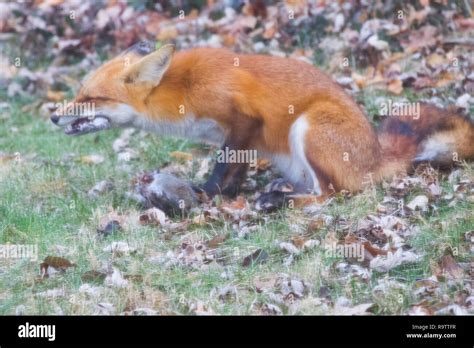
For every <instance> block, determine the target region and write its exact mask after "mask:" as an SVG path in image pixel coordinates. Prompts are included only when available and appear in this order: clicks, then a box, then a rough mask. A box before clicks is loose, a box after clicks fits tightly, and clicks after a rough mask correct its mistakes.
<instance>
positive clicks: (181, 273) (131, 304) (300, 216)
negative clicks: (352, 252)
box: [0, 99, 474, 314]
mask: <svg viewBox="0 0 474 348" xmlns="http://www.w3.org/2000/svg"><path fill="white" fill-rule="evenodd" d="M31 102H32V100H29V99H21V100H15V101H12V102H11V110H10V115H9V117H7V118H3V119H1V120H0V150H1V151H2V152H3V153H5V154H14V153H19V161H15V160H11V161H4V162H3V163H2V162H0V242H1V243H2V244H6V243H11V244H37V245H38V248H39V260H38V261H36V262H32V261H28V260H21V261H15V260H1V261H0V314H14V313H15V312H16V311H17V310H18V307H19V306H24V307H23V310H22V312H23V313H25V314H60V313H63V314H94V313H97V311H98V308H99V306H98V303H112V304H113V305H114V307H115V313H121V312H123V311H125V310H128V311H129V310H131V309H134V308H140V307H147V308H153V309H155V310H157V311H158V312H159V313H162V314H190V313H193V312H194V309H193V308H194V307H193V306H195V305H196V304H199V303H202V304H204V306H205V308H206V309H208V310H211V311H212V312H213V313H218V314H259V313H261V312H260V311H259V310H258V309H257V308H258V306H257V305H256V304H259V303H260V304H261V303H272V299H271V294H270V293H269V292H266V291H264V292H262V293H259V292H257V291H256V290H255V286H254V285H255V282H256V281H259V280H262V279H266V278H269V279H276V278H277V277H288V279H300V280H303V281H304V282H305V284H306V286H307V290H306V293H305V296H304V298H302V299H301V300H299V301H297V304H298V305H297V306H294V305H293V306H292V305H291V304H288V303H285V304H280V307H281V309H282V311H283V313H290V314H327V313H331V310H330V309H328V308H329V307H330V304H331V303H334V302H336V300H337V299H338V298H340V297H346V298H348V299H349V300H350V301H351V303H352V304H353V305H356V304H360V303H368V302H373V303H375V304H376V306H375V307H374V309H373V311H374V313H376V314H400V313H406V311H407V310H408V309H409V308H410V306H411V305H413V304H414V303H416V302H417V301H418V299H417V298H415V297H414V296H413V294H412V291H411V288H412V286H413V283H414V282H415V281H416V280H417V279H423V278H427V277H430V276H431V270H430V262H432V261H433V260H434V261H437V260H439V258H440V257H441V256H442V255H443V253H444V252H445V250H446V248H451V249H454V248H456V260H457V261H458V262H468V261H469V245H468V244H467V242H466V241H465V240H464V233H465V232H467V231H470V230H473V229H474V220H473V217H472V209H473V206H472V203H469V202H467V201H463V202H460V203H459V204H458V205H456V206H454V207H451V208H450V207H448V206H447V204H444V205H440V206H439V207H438V208H439V209H438V211H437V212H436V213H428V214H426V215H424V216H423V217H422V218H419V219H416V218H414V219H413V220H412V223H414V224H416V225H417V226H419V228H420V231H419V233H418V234H416V235H415V236H413V237H412V238H410V240H409V244H410V245H411V246H412V247H413V248H414V249H415V250H417V251H418V252H420V253H421V254H422V255H423V257H422V258H421V260H420V261H418V262H416V263H412V264H404V265H402V266H399V267H397V268H394V269H392V270H391V271H390V272H388V273H378V272H373V273H372V276H371V277H370V279H368V280H367V281H362V280H361V279H359V278H357V277H356V276H353V277H347V278H346V279H342V278H341V274H339V273H338V272H337V271H336V270H335V268H334V265H335V264H337V263H339V262H342V261H344V260H342V259H337V258H328V257H326V255H325V253H324V249H323V248H322V247H321V246H317V247H315V248H314V249H311V250H310V251H307V252H305V253H303V254H301V255H299V256H298V257H296V258H295V261H294V262H293V263H292V264H290V265H289V266H285V264H284V260H285V258H286V257H287V255H285V254H284V253H283V252H282V251H281V250H280V249H279V248H278V246H277V245H276V244H275V240H278V241H288V240H289V239H290V238H291V236H293V235H295V234H297V233H298V232H301V231H304V230H305V229H306V226H307V225H308V223H309V221H310V220H311V219H310V217H309V216H308V215H305V214H304V213H302V212H301V211H299V210H291V209H287V210H283V211H280V212H278V213H276V214H272V215H270V216H267V217H266V220H260V222H257V228H256V230H255V231H254V232H252V233H251V234H250V235H249V236H248V238H237V237H236V236H235V232H234V231H233V228H232V223H231V222H229V221H216V222H212V223H210V224H208V225H205V226H191V227H190V228H189V229H188V230H187V231H185V232H183V233H177V234H175V235H173V236H172V237H171V238H165V237H164V235H165V234H164V233H163V232H162V231H160V230H159V229H157V228H153V227H149V226H140V225H132V224H131V225H130V226H128V227H126V228H124V230H123V231H120V232H118V233H117V234H115V235H112V236H110V237H107V238H105V239H101V238H98V237H97V234H96V229H97V226H98V220H97V219H98V215H104V214H105V213H106V212H107V210H108V209H109V208H114V209H115V210H116V211H118V212H121V213H123V214H125V215H127V214H131V212H134V211H137V210H138V209H139V207H137V206H136V204H135V203H134V202H133V201H130V200H129V199H128V198H127V196H126V192H127V191H128V190H129V189H130V180H131V179H132V177H133V176H135V175H136V174H137V173H139V172H141V171H145V170H153V169H157V168H160V167H162V166H163V165H164V164H165V163H167V162H169V161H170V156H169V153H170V152H171V151H174V150H183V151H186V150H189V149H191V148H195V147H197V145H195V144H192V143H189V142H186V141H180V140H173V139H166V138H160V137H157V136H152V135H147V136H143V137H142V136H141V135H140V136H139V135H138V134H136V135H134V136H133V137H132V141H131V144H130V146H131V147H132V148H134V149H136V150H138V151H139V153H140V157H139V159H138V160H134V161H131V162H129V163H127V164H126V165H124V164H123V163H121V162H119V161H117V155H116V154H115V153H114V151H113V149H112V142H113V141H114V139H116V138H117V136H119V134H120V130H114V131H108V132H103V133H98V134H97V135H87V136H83V137H68V136H65V135H64V134H63V133H62V132H61V131H60V130H59V129H57V128H56V127H54V126H53V125H52V124H51V123H50V122H49V121H48V120H47V119H44V118H41V117H40V116H38V115H37V114H36V113H33V114H32V113H30V112H23V111H22V108H23V107H24V106H25V105H28V104H29V103H31ZM90 154H100V155H102V156H104V158H105V161H104V162H103V163H100V164H85V163H82V162H81V161H80V160H78V159H79V158H80V157H81V156H85V155H90ZM463 173H464V174H465V175H470V177H471V178H472V168H466V169H464V170H463ZM103 179H110V180H113V182H114V183H115V189H114V190H112V191H111V192H109V193H106V194H105V195H103V196H101V197H99V198H97V199H90V198H89V197H88V196H87V191H88V190H89V189H90V188H92V187H93V186H94V184H95V183H96V182H98V181H100V180H103ZM189 179H192V177H190V178H189ZM443 186H444V187H445V188H446V190H447V192H449V191H450V190H451V191H452V187H451V186H452V185H448V184H447V183H446V182H443ZM383 196H384V192H383V191H382V189H381V187H377V192H376V196H373V195H371V194H370V193H367V192H366V193H362V194H360V195H356V196H354V197H352V198H349V199H346V200H344V199H341V200H339V201H337V202H335V203H333V204H331V205H329V206H328V207H326V208H324V210H323V213H324V214H326V215H329V216H332V217H334V218H336V217H339V218H343V219H345V220H346V221H348V222H350V223H351V225H353V226H356V224H357V222H358V221H360V220H361V219H363V218H365V217H366V216H367V215H368V214H370V213H374V211H375V209H376V206H377V203H378V202H380V201H381V199H382V198H383ZM440 222H443V223H444V224H446V225H447V226H448V228H445V229H443V230H441V229H440V228H439V227H438V226H439V223H440ZM222 233H228V234H230V235H231V237H230V238H229V239H228V240H227V241H225V242H224V244H223V245H222V246H221V247H220V248H219V249H218V250H219V253H220V256H222V257H223V258H224V259H225V261H226V262H225V265H220V264H216V263H211V264H210V265H209V266H206V267H201V268H197V269H195V268H192V267H185V266H179V265H178V266H175V267H164V266H163V265H161V264H156V263H153V262H151V261H150V257H152V256H157V255H164V254H166V252H168V251H169V250H177V248H179V246H180V244H181V243H182V242H183V238H187V239H191V240H195V241H206V240H209V239H210V238H212V237H213V236H215V235H217V234H222ZM330 233H335V234H336V236H338V237H339V238H343V237H344V235H345V233H346V232H344V231H343V230H342V229H341V227H340V226H339V225H338V224H329V225H327V226H325V227H323V228H322V229H321V230H319V231H318V232H317V233H316V234H315V235H314V236H313V237H312V238H313V239H317V240H319V241H323V240H324V239H325V238H326V236H327V235H328V234H330ZM119 240H120V241H127V242H129V243H130V245H133V246H134V247H136V248H137V252H136V253H134V254H131V255H126V256H122V257H118V256H116V257H113V256H111V255H110V253H106V252H104V251H103V250H102V249H103V248H104V247H105V246H106V245H109V244H110V243H111V242H112V241H119ZM259 248H261V249H263V250H265V251H266V252H267V253H268V255H269V256H268V261H267V262H266V263H263V264H258V265H254V266H252V267H243V266H242V259H243V258H244V257H245V256H247V255H248V254H250V253H252V252H253V251H255V250H257V249H259ZM48 255H54V256H64V257H66V258H68V259H70V260H71V261H73V262H75V263H77V267H76V268H72V269H69V270H68V271H67V272H65V273H64V274H60V275H57V276H54V277H51V278H48V279H43V280H41V279H39V274H40V269H39V263H40V262H41V260H42V259H44V257H46V256H48ZM107 265H113V266H114V267H117V268H118V269H120V270H121V271H122V273H123V274H127V275H135V276H136V275H139V276H141V277H142V278H141V280H139V281H136V282H132V281H130V285H129V286H128V288H126V289H116V288H109V287H107V286H104V285H103V284H101V283H100V282H99V283H98V284H93V285H95V286H99V287H100V288H101V291H102V294H101V295H100V296H98V297H97V298H95V297H91V296H89V295H86V294H83V293H79V292H78V289H79V287H80V286H81V285H82V284H83V281H82V279H81V275H82V274H83V273H84V272H86V271H88V270H92V269H96V270H97V269H102V268H103V267H104V266H107ZM225 272H228V273H232V275H233V276H232V278H231V279H226V278H225V277H223V276H222V274H223V273H225ZM384 279H385V280H386V279H390V280H392V281H394V282H397V283H399V284H402V285H403V288H401V289H400V288H397V287H392V288H389V290H387V292H385V293H384V294H383V296H381V295H380V294H379V295H377V292H374V289H376V287H377V286H378V285H379V284H380V282H381V281H384ZM227 285H233V286H235V287H236V288H237V296H236V298H231V299H228V300H222V299H219V296H218V289H220V288H222V287H224V286H227ZM56 288H64V290H65V293H66V296H64V297H59V298H54V299H51V298H40V297H38V296H37V295H36V294H37V293H39V292H43V291H46V290H51V289H56ZM323 288H327V289H328V291H329V298H330V300H329V302H327V304H329V307H328V306H321V305H315V304H314V303H312V302H311V300H312V299H315V298H320V297H321V296H320V291H321V289H323ZM454 291H456V290H453V289H452V287H446V292H447V293H448V295H449V296H450V297H453V296H454ZM270 292H277V293H278V289H276V288H275V286H273V288H272V291H270Z"/></svg>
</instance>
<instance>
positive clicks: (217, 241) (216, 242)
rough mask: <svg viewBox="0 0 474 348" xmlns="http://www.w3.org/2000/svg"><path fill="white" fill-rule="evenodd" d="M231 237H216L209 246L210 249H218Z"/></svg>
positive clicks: (221, 235) (220, 235)
mask: <svg viewBox="0 0 474 348" xmlns="http://www.w3.org/2000/svg"><path fill="white" fill-rule="evenodd" d="M228 237H229V236H228V235H227V234H218V235H217V236H214V237H213V238H212V239H211V240H210V241H209V242H208V243H207V246H208V247H209V249H215V248H217V247H218V246H219V245H220V244H222V243H224V242H225V241H226V240H227V238H228Z"/></svg>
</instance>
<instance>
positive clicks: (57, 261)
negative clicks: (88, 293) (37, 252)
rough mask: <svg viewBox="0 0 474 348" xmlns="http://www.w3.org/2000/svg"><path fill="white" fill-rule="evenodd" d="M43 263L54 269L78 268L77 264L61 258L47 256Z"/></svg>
mask: <svg viewBox="0 0 474 348" xmlns="http://www.w3.org/2000/svg"><path fill="white" fill-rule="evenodd" d="M43 263H45V264H46V265H48V266H49V267H54V268H57V269H66V268H69V267H76V264H75V263H73V262H71V261H69V260H68V259H65V258H63V257H59V256H47V257H46V258H45V259H44V260H43Z"/></svg>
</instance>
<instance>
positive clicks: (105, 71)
mask: <svg viewBox="0 0 474 348" xmlns="http://www.w3.org/2000/svg"><path fill="white" fill-rule="evenodd" d="M173 52H174V46H173V45H165V46H163V47H161V48H159V49H158V50H156V51H155V50H154V44H152V43H149V42H146V41H144V42H140V43H138V44H136V45H134V46H132V47H131V48H129V49H127V50H126V51H125V52H123V53H122V54H120V55H119V56H117V57H115V58H114V59H112V60H111V61H109V62H107V63H105V64H103V65H102V66H101V67H99V68H98V69H97V70H96V71H94V72H93V73H91V74H90V76H87V77H86V78H85V79H84V81H83V85H82V87H81V88H80V90H79V92H78V93H77V96H76V97H75V99H74V101H72V102H71V103H68V104H66V105H64V106H62V107H59V108H58V110H56V112H55V113H54V114H53V115H52V116H51V121H52V122H53V123H54V124H56V125H58V126H61V127H64V132H65V133H66V134H68V135H81V134H86V133H91V132H97V131H99V130H103V129H108V128H111V127H113V126H114V127H115V126H118V127H125V126H129V125H132V124H133V122H134V120H135V118H136V117H138V116H137V115H139V114H140V112H142V111H143V110H145V100H146V97H147V96H148V95H149V94H150V93H151V91H152V90H153V89H154V88H155V87H156V86H158V85H159V83H160V81H161V79H162V77H163V75H164V74H165V72H166V70H167V69H168V67H169V65H170V62H171V57H172V55H173Z"/></svg>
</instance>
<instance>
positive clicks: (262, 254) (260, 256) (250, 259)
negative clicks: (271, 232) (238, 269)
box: [242, 249, 268, 267]
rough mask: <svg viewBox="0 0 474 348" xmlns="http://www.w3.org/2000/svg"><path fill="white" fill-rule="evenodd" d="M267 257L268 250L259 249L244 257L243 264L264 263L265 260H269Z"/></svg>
mask: <svg viewBox="0 0 474 348" xmlns="http://www.w3.org/2000/svg"><path fill="white" fill-rule="evenodd" d="M267 259H268V254H267V252H266V251H265V250H263V249H258V250H256V251H255V252H253V253H252V254H250V255H248V256H246V257H245V258H244V260H243V262H242V266H244V267H249V266H251V265H254V264H259V263H264V262H265V261H267Z"/></svg>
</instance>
